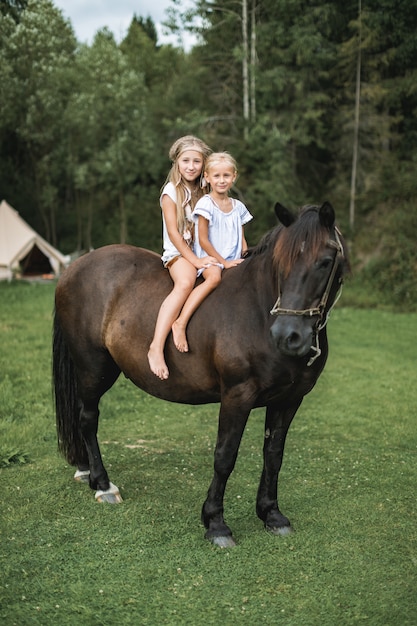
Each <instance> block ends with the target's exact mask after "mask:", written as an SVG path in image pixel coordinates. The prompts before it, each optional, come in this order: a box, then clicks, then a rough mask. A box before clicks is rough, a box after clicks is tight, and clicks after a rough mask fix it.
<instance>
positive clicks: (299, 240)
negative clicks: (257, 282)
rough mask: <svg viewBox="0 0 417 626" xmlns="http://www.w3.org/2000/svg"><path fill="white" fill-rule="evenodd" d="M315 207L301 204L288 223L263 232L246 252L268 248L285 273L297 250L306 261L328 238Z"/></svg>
mask: <svg viewBox="0 0 417 626" xmlns="http://www.w3.org/2000/svg"><path fill="white" fill-rule="evenodd" d="M318 210H319V207H318V206H314V205H306V206H304V207H302V208H301V209H300V212H299V215H298V217H297V219H296V220H295V221H294V222H293V223H292V224H291V225H290V226H288V227H283V226H281V225H279V226H277V227H276V228H274V229H273V230H271V231H269V232H268V233H266V235H264V236H263V237H262V239H261V240H260V242H259V243H258V244H257V245H256V246H254V247H253V248H250V249H249V250H248V251H247V253H246V256H247V257H254V256H259V255H261V254H264V253H265V252H267V251H271V252H272V256H273V263H274V266H275V267H276V268H277V270H279V271H280V272H281V273H282V275H283V276H284V277H286V276H288V274H289V273H290V271H291V268H292V267H293V265H294V263H295V262H296V260H297V259H298V257H299V256H300V254H304V255H305V257H304V258H305V260H306V263H307V265H309V264H310V263H312V262H313V260H314V259H315V258H316V257H317V254H318V251H319V249H320V248H321V247H322V246H323V245H324V244H325V243H326V242H327V240H328V238H329V232H328V230H327V228H325V227H324V226H323V225H322V224H321V223H320V220H319V215H318Z"/></svg>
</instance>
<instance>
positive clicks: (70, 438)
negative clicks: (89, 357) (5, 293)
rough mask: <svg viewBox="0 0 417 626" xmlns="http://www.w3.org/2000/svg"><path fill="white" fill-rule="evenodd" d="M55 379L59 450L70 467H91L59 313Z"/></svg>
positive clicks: (54, 358)
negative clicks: (82, 433)
mask: <svg viewBox="0 0 417 626" xmlns="http://www.w3.org/2000/svg"><path fill="white" fill-rule="evenodd" d="M52 377H53V381H52V382H53V393H54V399H55V416H56V429H57V436H58V449H59V451H60V452H61V453H62V454H63V455H64V457H65V458H66V459H67V461H68V463H70V465H86V464H87V465H88V457H87V452H86V448H85V445H84V442H83V438H82V435H81V430H80V400H79V397H78V393H77V377H76V373H75V366H74V362H73V360H72V357H71V354H70V350H69V347H68V343H67V341H66V340H65V337H64V334H63V332H62V327H61V324H60V322H59V318H58V315H57V313H56V311H55V314H54V325H53V346H52Z"/></svg>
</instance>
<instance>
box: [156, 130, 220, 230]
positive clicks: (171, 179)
mask: <svg viewBox="0 0 417 626" xmlns="http://www.w3.org/2000/svg"><path fill="white" fill-rule="evenodd" d="M187 150H195V151H196V152H200V154H201V155H202V157H203V167H202V169H201V175H200V184H199V186H198V190H199V192H198V194H197V195H196V197H195V198H194V197H193V198H191V199H190V193H189V189H188V187H187V185H186V184H185V182H184V181H183V179H182V176H181V173H180V170H179V167H178V159H179V157H180V156H181V154H182V153H183V152H186V151H187ZM168 154H169V158H170V159H171V161H172V166H171V169H170V171H169V172H168V176H167V178H166V180H165V183H164V185H163V187H164V186H165V185H166V184H167V183H172V184H173V185H174V186H175V190H176V192H177V228H178V231H179V232H180V233H181V234H183V233H184V231H185V230H186V229H187V228H188V225H187V224H186V218H185V205H186V204H188V202H189V203H190V206H191V209H194V206H195V204H196V202H197V201H198V200H199V199H200V198H201V197H202V196H203V195H204V191H203V183H204V169H205V162H206V159H207V157H208V156H209V154H211V149H210V148H209V147H208V145H207V144H206V143H204V141H202V140H201V139H199V138H198V137H194V135H185V136H184V137H180V138H179V139H177V141H175V142H174V143H173V144H172V146H171V148H170V150H169V153H168Z"/></svg>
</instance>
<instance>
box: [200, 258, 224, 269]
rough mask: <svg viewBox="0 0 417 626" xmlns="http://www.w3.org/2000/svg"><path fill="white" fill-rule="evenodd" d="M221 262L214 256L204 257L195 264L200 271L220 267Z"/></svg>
mask: <svg viewBox="0 0 417 626" xmlns="http://www.w3.org/2000/svg"><path fill="white" fill-rule="evenodd" d="M218 264H219V262H218V260H217V259H216V258H215V257H214V256H204V257H202V258H201V259H197V263H196V264H195V266H196V268H197V269H198V270H201V269H203V268H206V267H210V265H218Z"/></svg>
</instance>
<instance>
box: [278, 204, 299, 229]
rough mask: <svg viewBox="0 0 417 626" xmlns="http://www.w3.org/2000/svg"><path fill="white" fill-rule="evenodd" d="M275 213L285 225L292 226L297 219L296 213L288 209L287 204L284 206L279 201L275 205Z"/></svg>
mask: <svg viewBox="0 0 417 626" xmlns="http://www.w3.org/2000/svg"><path fill="white" fill-rule="evenodd" d="M275 215H276V216H277V218H278V219H279V221H280V222H281V224H283V225H284V226H291V224H293V223H294V222H295V220H296V217H295V215H294V213H292V212H291V211H290V210H289V209H286V208H285V206H282V204H280V203H279V202H277V203H276V205H275Z"/></svg>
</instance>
